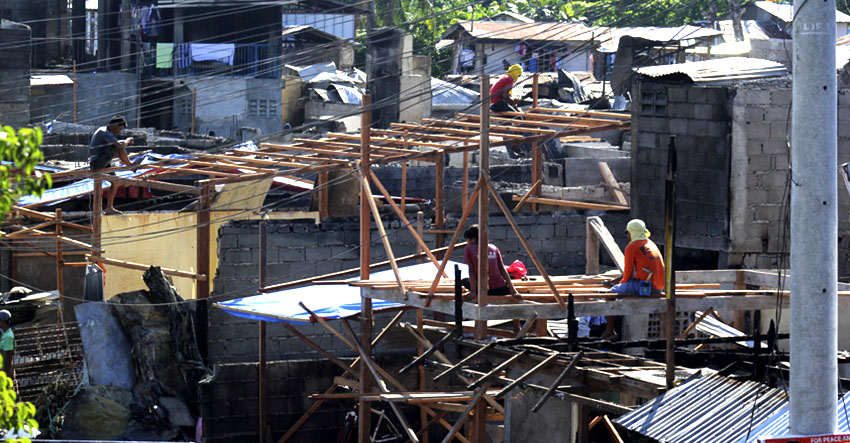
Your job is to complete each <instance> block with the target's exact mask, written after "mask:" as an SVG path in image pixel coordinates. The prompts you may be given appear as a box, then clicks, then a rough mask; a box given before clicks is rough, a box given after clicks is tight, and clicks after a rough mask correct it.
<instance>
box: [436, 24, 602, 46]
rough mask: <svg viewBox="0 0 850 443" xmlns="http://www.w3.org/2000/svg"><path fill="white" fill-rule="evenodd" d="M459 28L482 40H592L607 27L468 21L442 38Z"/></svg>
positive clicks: (456, 25) (452, 27) (448, 31)
mask: <svg viewBox="0 0 850 443" xmlns="http://www.w3.org/2000/svg"><path fill="white" fill-rule="evenodd" d="M458 29H462V30H464V31H466V32H467V33H469V35H471V36H472V37H473V38H476V39H482V40H508V41H510V40H531V41H581V42H584V41H591V40H593V39H594V38H599V36H600V34H602V33H603V32H605V31H606V30H607V28H600V27H592V28H591V27H587V26H585V25H584V24H582V23H510V22H484V21H466V22H459V23H456V24H454V25H453V26H451V27H450V28H449V29H448V30H447V31H446V32H445V33H443V37H442V38H449V36H450V35H451V34H454V33H455V32H456V31H457V30H458Z"/></svg>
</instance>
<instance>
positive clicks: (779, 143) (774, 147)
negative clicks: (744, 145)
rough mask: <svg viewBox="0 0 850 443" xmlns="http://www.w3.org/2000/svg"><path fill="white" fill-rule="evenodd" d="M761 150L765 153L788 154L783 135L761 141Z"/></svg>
mask: <svg viewBox="0 0 850 443" xmlns="http://www.w3.org/2000/svg"><path fill="white" fill-rule="evenodd" d="M761 151H762V153H764V154H767V155H777V154H788V145H787V144H786V141H785V136H784V135H783V136H782V137H776V138H772V139H769V140H763V141H762V142H761Z"/></svg>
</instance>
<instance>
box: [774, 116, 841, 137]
mask: <svg viewBox="0 0 850 443" xmlns="http://www.w3.org/2000/svg"><path fill="white" fill-rule="evenodd" d="M790 123H791V122H790V120H782V121H776V122H771V123H770V137H771V138H774V139H780V140H785V138H786V137H789V136H790V135H791V134H790V132H789V131H790V130H791V126H790ZM839 131H840V129H839Z"/></svg>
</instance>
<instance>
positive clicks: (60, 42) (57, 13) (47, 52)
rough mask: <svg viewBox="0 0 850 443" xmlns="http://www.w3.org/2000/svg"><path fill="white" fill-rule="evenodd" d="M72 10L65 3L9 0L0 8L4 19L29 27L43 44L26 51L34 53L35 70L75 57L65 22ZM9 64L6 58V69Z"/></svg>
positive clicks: (30, 47) (68, 4)
mask: <svg viewBox="0 0 850 443" xmlns="http://www.w3.org/2000/svg"><path fill="white" fill-rule="evenodd" d="M69 6H70V3H69V2H67V1H61V0H6V1H4V2H3V4H2V6H0V7H2V9H3V11H2V12H3V13H2V14H0V15H2V17H3V18H4V19H6V20H12V21H16V22H22V23H29V24H30V26H31V28H32V36H33V37H34V38H37V39H38V40H39V42H38V44H36V45H32V46H26V47H24V49H25V50H26V51H27V52H31V53H32V61H33V65H32V67H33V68H45V67H47V66H48V64H55V63H57V62H61V61H65V60H61V59H62V58H63V57H65V56H70V55H71V52H70V46H71V42H70V40H66V38H67V37H68V35H67V34H68V29H67V21H66V20H63V18H64V19H67V16H68V14H69V12H70V11H69ZM4 46H5V45H4ZM7 61H8V59H5V58H4V65H5V63H6V62H7ZM67 62H68V63H70V60H68V61H67Z"/></svg>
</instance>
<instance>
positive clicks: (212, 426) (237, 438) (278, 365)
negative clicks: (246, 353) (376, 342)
mask: <svg viewBox="0 0 850 443" xmlns="http://www.w3.org/2000/svg"><path fill="white" fill-rule="evenodd" d="M266 370H267V383H268V384H267V386H268V392H269V397H268V399H269V400H268V401H269V403H268V408H269V409H268V411H269V415H268V418H269V424H270V426H271V429H272V435H273V436H274V437H275V439H278V438H280V437H282V436H283V433H284V432H286V430H288V429H289V428H290V427H291V426H292V425H293V424H294V423H295V422H296V421H297V420H298V418H300V417H301V414H303V413H304V411H306V410H307V409H309V407H310V406H311V405H312V404H313V400H309V399H308V398H307V396H308V395H309V394H314V393H317V392H324V391H325V390H326V389H327V388H328V387H330V385H331V383H333V378H334V376H338V375H342V370H340V369H339V368H338V367H337V366H336V365H334V364H333V363H331V362H330V361H329V360H291V361H275V362H269V363H268V365H267V369H266ZM257 373H258V369H257V364H256V363H243V364H223V365H216V370H215V376H214V377H213V379H212V380H211V381H209V382H205V383H201V384H200V387H201V414H202V416H203V419H204V441H206V442H209V443H227V442H233V443H237V442H245V441H258V438H257V436H258V428H259V425H257V423H258V422H259V413H258V392H259V387H258V386H257ZM349 408H350V405H349V404H348V403H346V402H340V401H330V402H325V404H324V406H322V407H321V408H320V409H319V410H318V411H316V413H315V414H313V416H312V417H311V418H310V420H308V421H307V422H306V423H305V424H304V425H303V426H302V427H301V429H300V430H299V431H298V432H297V433H296V434H295V435H294V437H293V440H290V441H294V442H319V441H336V437H337V435H339V430H340V429H341V428H342V425H343V423H344V418H345V413H346V412H347V410H348V409H349Z"/></svg>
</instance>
